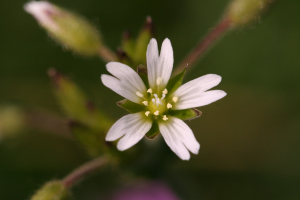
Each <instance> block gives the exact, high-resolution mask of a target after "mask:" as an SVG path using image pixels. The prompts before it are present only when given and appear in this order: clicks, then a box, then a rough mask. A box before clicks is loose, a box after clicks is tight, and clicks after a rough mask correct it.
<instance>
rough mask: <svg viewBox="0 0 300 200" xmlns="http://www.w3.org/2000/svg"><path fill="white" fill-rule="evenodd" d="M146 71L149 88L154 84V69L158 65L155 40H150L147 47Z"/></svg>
mask: <svg viewBox="0 0 300 200" xmlns="http://www.w3.org/2000/svg"><path fill="white" fill-rule="evenodd" d="M146 56H147V71H148V81H149V85H150V87H152V88H153V87H154V86H155V84H156V79H157V77H156V67H157V64H158V58H159V57H158V47H157V41H156V39H154V38H152V39H151V40H150V42H149V44H148V47H147V53H146Z"/></svg>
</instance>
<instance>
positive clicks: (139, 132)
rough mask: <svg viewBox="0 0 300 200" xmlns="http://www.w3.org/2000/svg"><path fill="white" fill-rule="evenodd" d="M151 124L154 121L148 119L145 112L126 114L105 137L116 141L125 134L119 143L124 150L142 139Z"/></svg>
mask: <svg viewBox="0 0 300 200" xmlns="http://www.w3.org/2000/svg"><path fill="white" fill-rule="evenodd" d="M151 126H152V121H151V120H146V119H145V117H144V116H143V113H135V114H129V115H125V116H124V117H122V118H121V119H119V120H118V121H117V122H116V123H115V124H114V125H113V126H112V127H111V128H110V130H109V131H108V133H107V136H106V138H105V139H106V140H107V141H114V140H116V139H118V138H120V137H122V136H123V135H125V136H124V137H123V138H122V139H121V140H120V141H119V142H118V145H117V148H118V149H119V150H120V151H124V150H126V149H128V148H130V147H132V146H133V145H135V144H136V143H137V142H138V141H140V140H141V139H142V138H143V137H144V136H145V134H146V133H147V132H148V131H149V130H150V128H151Z"/></svg>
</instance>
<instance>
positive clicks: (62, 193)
mask: <svg viewBox="0 0 300 200" xmlns="http://www.w3.org/2000/svg"><path fill="white" fill-rule="evenodd" d="M54 199H55V200H67V199H70V192H69V190H68V189H66V188H65V187H64V186H63V184H62V182H61V181H51V182H48V183H46V184H45V185H44V186H43V187H42V188H41V189H40V190H38V191H37V192H36V193H35V194H34V195H33V197H32V198H31V200H54Z"/></svg>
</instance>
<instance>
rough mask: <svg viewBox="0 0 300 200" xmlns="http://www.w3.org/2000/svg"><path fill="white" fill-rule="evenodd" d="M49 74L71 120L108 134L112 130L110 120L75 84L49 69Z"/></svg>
mask: <svg viewBox="0 0 300 200" xmlns="http://www.w3.org/2000/svg"><path fill="white" fill-rule="evenodd" d="M48 74H49V76H50V78H51V80H52V82H53V84H54V86H55V90H54V92H55V96H56V98H57V100H58V102H59V104H60V105H61V107H62V109H63V110H64V111H65V113H66V114H67V115H68V116H69V117H70V118H72V119H73V120H75V121H78V122H80V123H83V124H85V125H88V126H89V127H91V128H93V129H95V130H98V131H99V132H102V131H103V132H106V131H107V130H108V129H109V128H110V126H111V125H112V122H111V121H110V119H108V117H107V116H106V115H105V114H104V113H101V112H100V111H99V110H98V109H97V107H96V106H95V105H94V104H93V103H92V102H91V101H90V100H89V99H88V98H87V97H86V95H85V94H84V92H83V91H81V89H80V88H79V87H78V86H77V85H76V84H75V83H74V82H72V81H71V80H70V79H68V78H66V77H65V76H64V75H62V74H60V73H59V72H57V71H56V70H55V69H49V71H48ZM99 122H101V123H99Z"/></svg>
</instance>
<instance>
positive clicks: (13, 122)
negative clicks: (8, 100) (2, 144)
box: [0, 106, 24, 139]
mask: <svg viewBox="0 0 300 200" xmlns="http://www.w3.org/2000/svg"><path fill="white" fill-rule="evenodd" d="M23 127H24V115H23V113H22V111H21V110H20V109H19V108H18V107H16V106H6V107H1V108H0V139H2V138H6V137H11V136H14V135H15V134H16V133H18V132H19V131H20V130H21V129H22V128H23Z"/></svg>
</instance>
